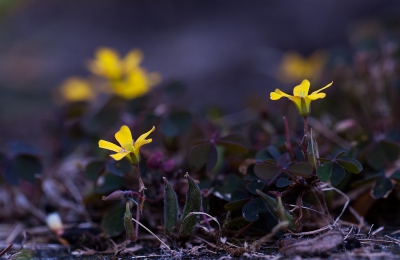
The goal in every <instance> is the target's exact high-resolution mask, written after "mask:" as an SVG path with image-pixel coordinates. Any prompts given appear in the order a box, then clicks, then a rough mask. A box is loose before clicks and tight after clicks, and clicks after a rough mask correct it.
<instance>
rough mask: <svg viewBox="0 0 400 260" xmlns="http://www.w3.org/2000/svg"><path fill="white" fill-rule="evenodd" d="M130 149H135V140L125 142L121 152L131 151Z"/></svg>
mask: <svg viewBox="0 0 400 260" xmlns="http://www.w3.org/2000/svg"><path fill="white" fill-rule="evenodd" d="M129 151H133V141H132V142H129V143H125V144H124V145H123V146H122V149H121V152H122V153H127V152H129Z"/></svg>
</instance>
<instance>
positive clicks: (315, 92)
mask: <svg viewBox="0 0 400 260" xmlns="http://www.w3.org/2000/svg"><path fill="white" fill-rule="evenodd" d="M332 84H333V81H332V82H331V83H329V84H328V85H326V86H325V87H323V88H320V89H318V90H316V91H314V92H313V93H311V95H313V94H317V93H318V92H320V91H322V90H324V89H326V88H329V87H330V86H331V85H332ZM324 97H325V96H324Z"/></svg>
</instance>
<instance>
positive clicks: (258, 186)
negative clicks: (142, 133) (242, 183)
mask: <svg viewBox="0 0 400 260" xmlns="http://www.w3.org/2000/svg"><path fill="white" fill-rule="evenodd" d="M264 184H265V183H264V182H263V181H252V182H249V183H247V185H246V189H247V190H248V191H249V192H250V193H252V194H254V195H256V194H257V192H256V190H262V189H263V188H264Z"/></svg>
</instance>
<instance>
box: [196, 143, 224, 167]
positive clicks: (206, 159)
mask: <svg viewBox="0 0 400 260" xmlns="http://www.w3.org/2000/svg"><path fill="white" fill-rule="evenodd" d="M217 160H218V152H217V148H216V147H215V145H214V144H213V143H211V142H209V141H204V142H201V143H199V144H196V145H194V146H193V147H192V148H191V149H190V152H189V161H190V163H191V164H192V165H194V166H196V167H201V166H203V165H206V169H207V170H208V171H209V170H211V169H212V168H213V167H214V166H215V164H216V163H217Z"/></svg>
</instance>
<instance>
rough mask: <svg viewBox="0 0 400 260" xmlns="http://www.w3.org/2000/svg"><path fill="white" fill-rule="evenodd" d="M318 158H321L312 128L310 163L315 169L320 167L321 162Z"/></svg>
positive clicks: (309, 148)
mask: <svg viewBox="0 0 400 260" xmlns="http://www.w3.org/2000/svg"><path fill="white" fill-rule="evenodd" d="M317 158H319V149H318V143H317V140H316V139H315V136H314V131H313V129H312V128H311V130H310V138H309V139H308V162H310V163H311V164H312V165H313V167H315V168H317V167H318V166H319V161H318V160H317Z"/></svg>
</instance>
